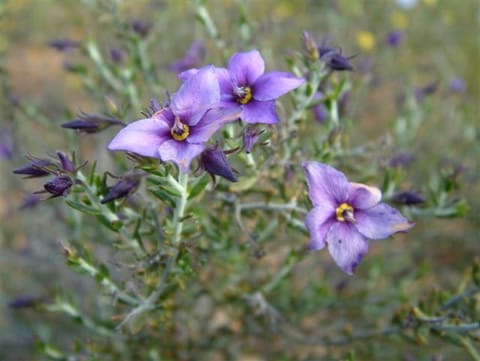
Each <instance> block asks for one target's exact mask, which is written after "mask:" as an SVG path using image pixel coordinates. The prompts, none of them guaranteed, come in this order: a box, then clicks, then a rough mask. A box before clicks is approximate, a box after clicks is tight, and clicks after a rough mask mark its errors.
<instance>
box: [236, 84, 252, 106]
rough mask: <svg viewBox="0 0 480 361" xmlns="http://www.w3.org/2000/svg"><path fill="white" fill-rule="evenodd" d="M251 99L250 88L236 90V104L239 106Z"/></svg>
mask: <svg viewBox="0 0 480 361" xmlns="http://www.w3.org/2000/svg"><path fill="white" fill-rule="evenodd" d="M251 99H252V89H250V87H248V86H246V87H241V88H240V89H239V90H238V94H237V102H239V103H240V104H247V103H248V102H249V101H250V100H251Z"/></svg>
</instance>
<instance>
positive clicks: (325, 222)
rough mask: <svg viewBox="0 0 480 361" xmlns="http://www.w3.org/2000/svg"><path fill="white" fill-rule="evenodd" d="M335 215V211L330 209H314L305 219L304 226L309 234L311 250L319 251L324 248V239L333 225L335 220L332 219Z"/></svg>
mask: <svg viewBox="0 0 480 361" xmlns="http://www.w3.org/2000/svg"><path fill="white" fill-rule="evenodd" d="M334 214H335V209H334V208H332V207H328V206H327V207H315V208H313V209H312V210H311V211H310V212H309V213H308V214H307V217H306V218H305V226H306V227H307V229H308V231H309V233H310V246H309V248H310V249H311V250H320V249H322V248H323V247H325V238H326V237H327V232H328V230H329V229H330V227H331V226H332V224H334V223H335V219H334V218H332V217H333V216H334Z"/></svg>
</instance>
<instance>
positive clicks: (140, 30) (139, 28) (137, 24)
mask: <svg viewBox="0 0 480 361" xmlns="http://www.w3.org/2000/svg"><path fill="white" fill-rule="evenodd" d="M131 27H132V31H133V32H134V33H135V34H137V35H139V36H140V37H142V38H144V37H146V36H147V35H148V33H149V32H150V30H151V29H152V23H151V22H149V21H142V20H135V21H134V22H133V23H132V25H131Z"/></svg>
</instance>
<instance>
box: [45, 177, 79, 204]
mask: <svg viewBox="0 0 480 361" xmlns="http://www.w3.org/2000/svg"><path fill="white" fill-rule="evenodd" d="M72 185H73V181H72V179H71V178H70V177H69V176H66V175H60V176H57V177H55V178H53V179H52V180H51V181H48V182H47V183H45V184H44V185H43V188H44V189H45V191H47V192H48V193H50V194H51V195H52V197H51V198H54V197H60V196H63V195H65V194H67V193H68V192H69V190H70V188H71V187H72Z"/></svg>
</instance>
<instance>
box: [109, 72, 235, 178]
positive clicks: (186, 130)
mask: <svg viewBox="0 0 480 361" xmlns="http://www.w3.org/2000/svg"><path fill="white" fill-rule="evenodd" d="M215 72H216V69H215V68H214V67H213V66H206V67H204V68H202V69H200V70H199V71H198V72H197V73H196V74H194V75H192V76H191V77H189V78H188V79H187V80H186V81H185V83H184V84H183V85H182V86H181V87H180V89H179V90H178V92H177V93H176V94H174V95H173V97H172V99H171V102H170V105H169V106H168V107H166V108H163V109H161V110H160V111H158V112H156V113H155V114H153V115H152V116H151V117H150V118H146V119H141V120H138V121H135V122H133V123H130V124H129V125H128V126H126V127H125V128H123V129H122V130H121V131H120V132H119V133H118V134H117V135H116V136H115V137H114V138H113V139H112V141H111V142H110V144H109V145H108V149H109V150H124V151H128V152H133V153H137V154H140V155H143V156H147V157H153V158H159V159H161V160H162V161H164V162H168V161H173V162H174V163H176V164H177V165H178V166H179V167H180V168H181V169H182V171H184V172H187V171H188V169H189V166H190V163H191V161H192V159H193V158H195V157H196V156H198V155H199V154H200V153H202V151H203V150H204V148H205V143H206V142H207V141H208V140H209V139H210V137H211V136H212V135H213V134H214V133H215V132H216V131H217V130H218V129H219V128H220V127H221V126H222V125H224V124H225V123H227V122H229V121H233V120H235V119H238V117H239V115H240V112H241V109H240V108H239V107H236V108H231V107H229V108H224V107H223V108H222V107H218V102H219V100H220V89H219V85H218V80H217V76H216V74H215Z"/></svg>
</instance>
